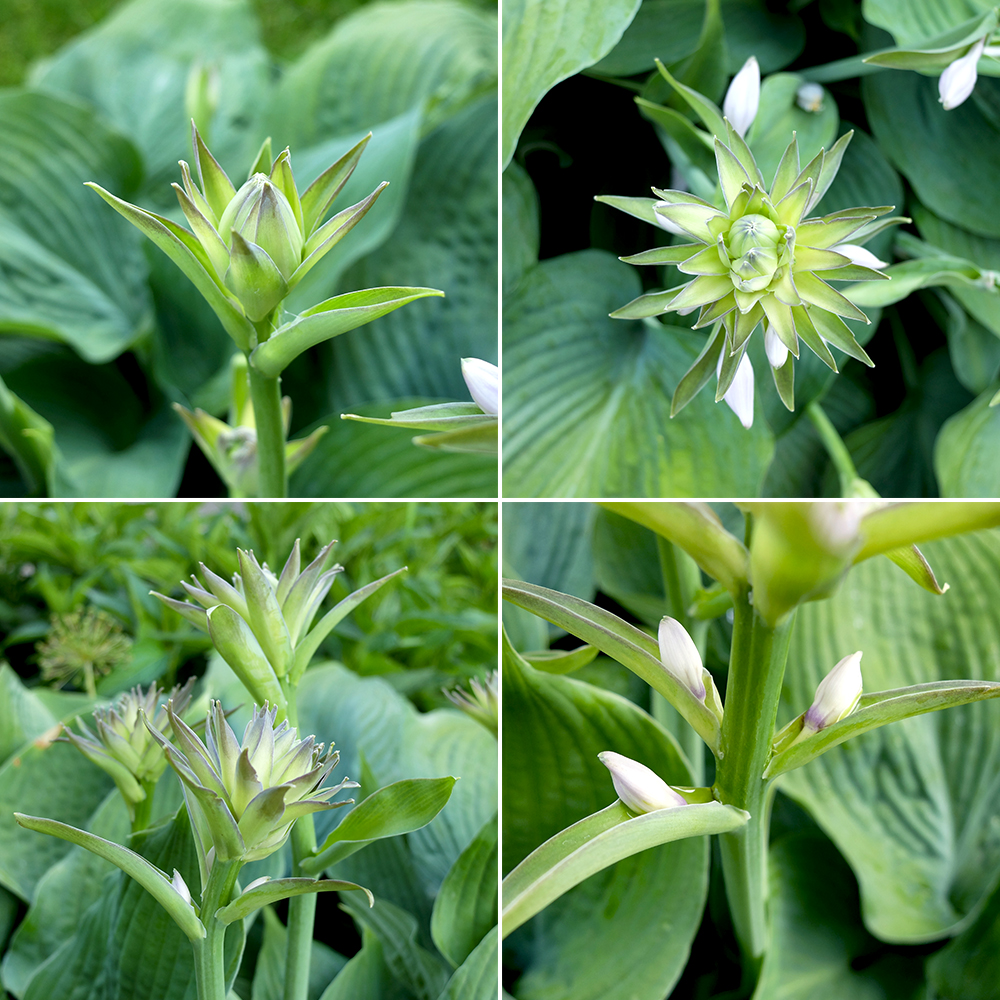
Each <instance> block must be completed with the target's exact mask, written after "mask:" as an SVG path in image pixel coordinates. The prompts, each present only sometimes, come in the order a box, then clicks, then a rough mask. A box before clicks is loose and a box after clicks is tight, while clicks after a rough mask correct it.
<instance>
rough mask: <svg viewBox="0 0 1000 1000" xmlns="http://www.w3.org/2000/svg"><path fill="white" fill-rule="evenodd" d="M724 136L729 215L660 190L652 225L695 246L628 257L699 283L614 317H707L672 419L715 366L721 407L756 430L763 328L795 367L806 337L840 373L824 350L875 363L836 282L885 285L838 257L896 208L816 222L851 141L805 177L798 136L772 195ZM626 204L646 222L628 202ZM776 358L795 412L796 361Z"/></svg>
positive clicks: (741, 149) (738, 145) (721, 165)
mask: <svg viewBox="0 0 1000 1000" xmlns="http://www.w3.org/2000/svg"><path fill="white" fill-rule="evenodd" d="M726 128H727V136H726V137H725V141H723V140H722V139H721V138H720V137H718V136H717V137H716V139H715V157H716V165H717V168H718V173H719V181H720V186H721V190H722V196H723V200H724V206H723V207H721V208H720V207H716V206H715V205H712V204H710V203H709V202H707V201H704V200H703V199H701V198H698V197H696V196H695V195H692V194H689V193H687V192H684V191H677V190H659V189H657V188H654V189H653V192H654V194H656V195H657V196H658V197H659V201H656V202H653V203H652V204H651V205H650V208H651V209H652V214H653V216H654V218H655V219H656V220H657V221H658V222H659V224H660V225H661V226H665V225H666V224H669V225H670V226H673V227H677V228H679V229H681V230H682V231H683V232H684V233H685V234H686V235H687V237H688V238H689V242H688V243H686V244H682V245H677V246H667V247H658V248H656V249H653V250H648V251H646V252H644V253H640V254H637V255H635V256H633V257H624V258H622V259H623V260H625V261H626V262H628V263H631V264H673V265H675V266H676V267H677V269H678V270H679V271H681V272H682V273H683V274H686V275H691V276H692V280H690V281H689V282H688V283H687V284H683V285H680V286H678V287H676V288H671V289H669V290H667V291H664V292H654V293H649V294H646V295H643V296H641V297H640V298H639V299H636V300H635V301H633V302H631V303H629V304H628V305H627V306H624V307H623V308H621V309H619V310H617V311H616V312H614V313H612V316H614V317H616V318H628V319H638V318H642V317H645V316H654V315H661V314H663V313H670V312H675V313H685V312H689V311H691V310H693V309H700V313H699V316H698V320H697V322H696V323H695V324H694V328H695V329H700V328H702V327H708V326H710V327H711V328H712V329H711V334H710V336H709V339H708V342H707V344H706V346H705V348H704V350H703V351H702V353H701V355H700V356H699V357H698V359H697V360H696V361H695V363H694V364H693V365H692V367H691V369H690V371H689V372H688V373H687V375H685V377H684V379H682V383H681V386H679V389H678V392H677V393H675V397H674V404H673V411H672V412H673V413H675V414H676V413H677V412H678V411H679V410H680V409H682V408H683V407H684V406H685V405H686V404H687V403H688V402H689V401H690V399H692V398H693V397H694V395H695V394H696V393H697V392H698V390H699V389H700V388H701V387H702V386H703V385H704V384H705V383H706V382H707V381H708V379H709V377H710V375H711V372H712V369H713V368H715V370H716V371H717V373H718V387H717V390H716V399H717V400H721V399H726V400H727V401H730V400H732V402H731V405H732V404H735V405H734V409H736V410H737V412H738V413H739V414H740V417H741V420H742V421H743V423H744V426H747V427H749V426H750V420H749V414H750V409H751V408H750V406H749V405H748V404H747V398H748V397H750V398H752V396H751V395H750V393H749V391H748V390H749V385H750V377H751V371H750V370H749V369H748V367H746V366H744V365H743V361H744V358H745V356H746V349H747V342H748V341H749V338H750V336H751V335H752V334H753V332H754V331H755V330H756V329H757V327H758V326H760V325H761V324H762V323H765V324H766V326H767V328H768V329H769V330H770V331H771V335H772V339H773V338H777V340H778V341H779V342H780V343H781V344H782V345H783V346H784V347H785V349H786V350H787V352H788V353H789V354H791V355H792V357H793V358H797V357H798V356H799V341H800V340H801V341H804V342H805V344H806V345H807V346H808V347H809V348H810V350H812V351H813V352H814V353H815V354H817V355H818V356H819V357H820V358H821V359H822V360H823V361H824V362H825V363H826V364H827V365H828V366H829V367H830V368H831V369H833V370H834V371H836V370H837V364H836V361H835V360H834V357H833V355H832V354H831V353H830V350H829V348H828V346H827V345H828V344H831V345H833V346H834V347H837V348H839V349H840V350H842V351H844V352H845V353H846V354H848V355H850V356H851V357H854V358H857V359H858V360H860V361H863V362H864V363H865V364H868V365H871V364H872V362H871V359H870V358H869V357H868V355H867V354H866V353H865V352H864V350H863V349H862V348H861V346H860V344H858V342H857V341H856V340H855V338H854V335H853V334H852V333H851V330H850V328H849V327H848V326H847V324H846V323H845V322H844V318H847V319H855V320H861V321H863V322H868V318H867V317H866V316H865V314H864V313H863V312H862V311H861V310H860V309H858V307H857V306H855V305H854V304H853V303H852V302H851V301H850V300H849V299H848V298H846V297H845V296H844V295H843V294H841V292H839V291H837V290H836V289H835V288H834V287H833V286H832V285H830V284H829V282H831V281H859V280H869V279H885V278H886V275H884V274H881V273H880V272H879V271H878V270H877V269H875V268H872V267H869V266H866V265H864V264H859V263H856V262H855V261H853V260H852V258H851V257H850V256H849V255H847V254H845V253H841V252H839V251H838V250H837V249H835V248H836V247H837V246H839V245H842V244H844V242H845V241H846V240H847V238H848V237H850V236H851V235H852V234H858V237H857V238H858V239H859V240H861V241H863V240H866V239H868V238H870V237H871V236H872V235H874V234H875V232H877V231H878V228H879V227H878V226H872V225H871V223H873V222H874V220H875V219H877V218H878V216H880V215H884V214H885V213H886V212H889V211H890V210H891V209H890V207H887V206H881V207H877V208H856V209H844V210H842V211H839V212H833V213H832V214H830V215H826V216H823V217H809V214H808V213H809V210H810V209H811V208H812V207H813V206H814V205H816V204H817V203H818V202H819V200H820V199H821V198H822V197H823V195H824V194H825V193H826V191H827V189H828V188H829V186H830V184H831V183H832V182H833V179H834V177H835V176H836V174H837V170H838V169H839V167H840V162H841V159H842V157H843V154H844V150H845V149H846V148H847V144H848V142H849V141H850V139H851V135H852V134H853V133H847V134H846V135H844V136H842V137H841V138H840V139H839V140H838V141H837V142H836V143H835V144H834V146H833V147H832V148H831V149H830V150H829V152H824V151H822V150H821V151H820V152H819V153H818V154H817V156H816V157H815V158H814V159H813V160H812V161H810V163H808V164H807V165H806V166H805V167H804V168H800V164H799V153H798V144H797V141H796V139H795V138H794V136H793V138H792V141H791V143H789V145H788V148H787V149H786V150H785V153H784V156H783V157H782V159H781V162H780V164H779V166H778V170H777V173H776V175H775V178H774V182H773V184H772V185H771V189H770V192H768V191H767V190H765V187H764V178H763V176H762V174H761V172H760V170H759V168H758V167H757V164H756V162H755V160H754V157H753V154H752V153H751V152H750V149H749V147H748V146H747V145H746V143H745V142H744V141H743V139H742V137H741V136H740V134H739V131H738V130H737V129H736V128H735V127H734V125H733V124H732V123H731V122H727V123H726ZM604 200H607V201H608V202H609V203H610V204H616V202H617V201H618V200H617V199H613V198H606V199H604ZM633 201H634V199H633ZM619 207H621V208H622V209H623V210H624V211H630V212H632V213H633V214H638V212H637V210H636V209H635V207H634V205H633V204H632V203H631V201H630V202H628V203H621V204H620V205H619ZM643 217H646V216H643ZM780 354H781V352H779V351H778V349H777V347H776V345H774V344H772V349H771V350H770V351H769V352H768V358H769V361H771V366H772V371H773V372H774V379H775V383H776V385H777V387H778V391H779V393H780V395H781V397H782V400H783V402H784V403H785V405H786V406H787V407H788V409H793V408H794V395H793V393H794V390H793V384H794V380H793V375H794V371H793V368H792V359H791V358H787V355H786V358H785V360H784V362H783V364H782V365H780V366H777V367H775V366H774V361H776V360H779V355H780ZM738 374H739V376H740V378H741V379H742V380H743V384H742V388H741V389H740V390H737V394H736V395H735V397H733V398H731V397H729V396H728V393H729V390H730V388H731V386H732V385H733V383H734V381H735V380H736V378H737V375H738Z"/></svg>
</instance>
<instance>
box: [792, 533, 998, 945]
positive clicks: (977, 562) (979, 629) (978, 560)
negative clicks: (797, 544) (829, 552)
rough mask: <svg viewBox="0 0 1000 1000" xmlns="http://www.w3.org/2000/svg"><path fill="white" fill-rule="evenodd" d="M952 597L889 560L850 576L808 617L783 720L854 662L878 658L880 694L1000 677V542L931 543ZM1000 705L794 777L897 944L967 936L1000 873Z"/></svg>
mask: <svg viewBox="0 0 1000 1000" xmlns="http://www.w3.org/2000/svg"><path fill="white" fill-rule="evenodd" d="M921 550H922V551H923V553H924V555H925V556H926V557H927V559H928V560H929V561H930V563H931V564H932V565H933V566H934V568H935V571H936V572H937V573H938V574H939V576H940V578H942V579H945V580H947V581H948V582H949V583H950V584H951V589H950V590H949V591H948V592H947V593H946V594H945V595H943V596H941V597H938V596H935V595H932V594H930V593H928V592H926V591H924V590H921V589H919V588H917V587H914V586H913V584H912V582H911V581H910V580H908V579H907V578H906V577H905V576H904V575H903V574H902V573H900V572H899V571H898V569H896V567H894V566H892V565H890V564H889V562H888V561H887V560H884V559H871V560H868V561H867V562H864V563H862V564H860V565H858V566H856V567H854V569H853V570H851V572H850V573H849V575H848V577H847V579H846V580H845V581H844V584H843V585H842V587H841V588H840V590H839V591H838V592H837V593H836V594H835V595H834V596H833V597H832V598H830V599H829V600H826V601H821V602H816V603H813V604H808V605H805V606H803V607H802V608H800V609H799V613H798V616H797V620H796V628H795V633H794V634H793V637H792V644H791V648H790V651H789V658H788V669H787V671H786V675H785V689H784V692H783V699H782V701H783V709H782V714H783V715H784V717H785V718H789V717H791V716H792V715H796V714H798V713H799V712H801V711H803V710H804V709H805V708H807V707H808V705H809V704H810V703H811V702H812V699H813V694H814V692H815V688H816V685H817V683H818V682H819V680H820V679H821V678H822V677H823V676H824V675H825V673H826V672H827V671H828V670H829V669H830V667H831V665H832V664H833V663H835V662H837V660H838V659H840V658H841V657H842V656H844V655H846V654H848V653H851V652H853V651H854V650H857V649H860V650H862V651H863V652H864V658H863V660H862V668H861V669H862V674H863V676H864V683H865V688H866V689H867V690H869V691H879V690H886V689H890V688H895V687H901V686H904V685H907V684H916V683H928V682H932V681H943V680H948V679H951V678H963V677H964V678H972V679H982V680H985V681H997V680H1000V674H998V671H997V665H996V661H995V657H994V655H993V650H994V648H995V646H996V643H997V642H998V641H1000V614H998V610H997V609H998V608H1000V594H997V593H994V591H996V589H997V588H996V581H997V580H998V579H1000V572H998V569H1000V535H998V534H997V533H995V532H989V533H987V532H981V533H979V534H977V535H974V536H960V537H957V538H953V539H946V540H943V541H938V542H930V543H928V544H927V545H926V546H924V545H922V546H921ZM998 725H1000V704H997V703H996V702H979V703H976V704H971V705H965V706H961V707H958V708H952V709H950V710H948V711H946V712H935V713H933V714H930V715H926V716H922V717H921V718H917V719H909V720H907V721H905V722H900V723H897V724H895V725H892V726H886V727H883V728H881V729H878V730H876V731H874V732H871V733H867V734H865V735H863V736H861V737H859V738H858V739H857V740H851V741H849V742H848V743H846V744H844V745H843V746H841V747H838V748H836V749H834V750H832V751H831V752H829V753H827V754H824V755H823V756H822V757H821V758H819V759H817V760H814V761H812V762H811V763H810V764H809V765H808V766H807V767H803V768H800V769H798V770H796V771H791V772H788V773H787V774H785V775H783V776H781V777H780V778H779V779H778V782H779V786H780V787H781V788H782V789H783V790H784V791H786V792H788V793H789V794H791V795H792V796H793V797H795V798H796V799H798V800H799V801H800V802H802V803H803V804H804V805H805V806H806V807H807V808H808V809H809V811H810V812H811V813H812V814H813V816H814V817H815V818H816V820H817V822H818V823H819V824H820V826H821V827H822V828H823V829H824V830H825V831H826V833H827V834H828V835H829V836H830V837H831V838H832V839H833V841H834V843H835V844H836V845H837V846H838V848H839V849H840V850H841V852H842V853H843V854H844V856H845V858H846V859H847V860H848V862H849V863H850V864H851V867H852V868H853V869H854V871H855V874H856V875H857V876H858V881H859V883H860V885H861V896H862V904H863V912H864V917H865V924H866V926H867V927H868V928H869V930H871V931H872V933H875V934H877V935H878V936H879V937H880V938H882V939H883V940H888V941H895V942H919V941H928V940H934V939H937V938H940V937H942V936H944V935H946V934H948V933H954V932H955V931H956V930H957V929H959V928H961V927H962V926H963V923H964V922H965V921H966V920H967V919H968V917H969V915H970V914H972V913H974V912H975V910H976V908H977V907H978V905H979V904H980V903H981V902H982V899H983V895H984V893H985V891H986V890H987V889H988V887H989V886H990V885H992V884H993V882H994V881H995V879H996V878H997V876H998V875H1000V839H998V838H997V835H996V830H995V826H993V825H992V822H991V820H990V819H989V817H992V816H994V815H995V814H996V811H997V808H998V805H1000V801H998V795H1000V791H998V789H997V787H996V783H995V782H994V781H993V776H994V775H995V773H996V769H997V767H998V764H1000V761H998V756H997V755H998V752H1000V751H998V748H997V746H996V741H995V740H994V739H993V734H995V732H996V731H997V726H998Z"/></svg>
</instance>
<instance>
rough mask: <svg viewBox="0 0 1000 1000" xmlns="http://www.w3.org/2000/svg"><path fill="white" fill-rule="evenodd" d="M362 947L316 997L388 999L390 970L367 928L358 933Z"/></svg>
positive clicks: (328, 998)
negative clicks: (360, 936)
mask: <svg viewBox="0 0 1000 1000" xmlns="http://www.w3.org/2000/svg"><path fill="white" fill-rule="evenodd" d="M362 941H363V944H362V947H361V951H359V952H358V953H357V954H356V955H355V956H354V957H353V958H352V959H351V960H350V961H349V962H347V964H346V965H345V966H344V967H343V968H342V969H341V970H340V972H338V973H337V975H336V977H335V978H334V980H333V981H332V982H331V983H330V985H329V986H327V988H326V989H325V990H324V991H323V993H322V994H321V995H320V998H319V1000H357V998H358V997H365V998H366V1000H367V998H371V1000H390V997H391V996H392V992H391V991H392V990H393V989H394V987H393V986H391V985H390V983H393V982H394V981H393V979H392V974H391V973H390V972H389V970H388V969H387V968H386V965H385V959H384V958H383V949H382V945H381V943H380V942H379V939H378V938H377V937H375V935H374V934H372V932H371V931H368V930H366V931H364V932H363V933H362Z"/></svg>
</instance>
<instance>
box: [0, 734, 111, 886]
mask: <svg viewBox="0 0 1000 1000" xmlns="http://www.w3.org/2000/svg"><path fill="white" fill-rule="evenodd" d="M113 788H114V784H113V783H112V781H111V778H110V777H109V776H108V775H106V774H105V773H104V772H103V771H102V770H100V768H96V767H94V765H93V764H91V763H90V762H89V761H88V760H87V759H86V758H85V757H84V756H83V755H82V754H80V753H79V752H78V751H77V750H74V749H73V747H72V746H70V745H69V743H52V742H51V741H49V740H45V739H41V738H40V739H38V740H36V741H35V743H33V744H30V745H29V746H27V747H25V748H24V749H22V750H21V751H20V752H19V753H15V754H14V755H13V756H12V757H10V758H9V759H8V760H7V762H6V763H5V764H4V765H3V767H0V883H2V884H3V885H4V886H5V887H6V888H8V889H10V890H11V892H14V893H16V894H17V895H18V896H20V897H21V899H24V900H30V899H31V898H32V897H33V895H34V892H35V887H36V885H37V884H38V880H39V879H40V878H41V877H42V875H43V874H44V873H45V872H46V871H47V870H48V869H49V868H50V867H51V866H52V865H54V864H55V863H56V862H57V861H58V860H59V859H60V858H61V857H63V855H65V854H66V852H67V851H68V850H69V847H68V846H67V845H66V844H64V843H63V842H62V841H60V840H57V839H55V838H52V837H40V836H39V835H38V834H36V833H33V832H32V831H30V830H25V829H22V828H21V827H19V826H17V824H16V823H15V822H14V810H15V809H17V810H25V809H30V810H32V811H33V812H43V811H44V812H48V813H49V814H50V815H52V816H56V817H58V818H59V819H60V820H64V821H65V822H67V823H71V824H73V825H74V826H85V825H87V824H88V823H89V821H90V818H91V817H92V816H93V814H94V812H95V811H96V810H97V808H98V807H99V806H100V804H101V802H102V801H103V800H104V797H105V796H106V795H107V794H108V792H109V791H110V790H111V789H113Z"/></svg>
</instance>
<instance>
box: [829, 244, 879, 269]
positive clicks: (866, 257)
mask: <svg viewBox="0 0 1000 1000" xmlns="http://www.w3.org/2000/svg"><path fill="white" fill-rule="evenodd" d="M831 249H832V250H833V252H834V253H839V254H843V255H844V256H845V257H847V258H848V260H850V261H851V263H852V264H860V265H861V266H862V267H870V268H872V270H874V271H881V270H882V268H884V267H888V266H889V263H888V261H884V260H879V259H878V257H876V256H875V254H873V253H872V252H871V250H866V249H865V248H864V247H859V246H857V245H856V244H854V243H838V244H837V245H836V246H835V247H831Z"/></svg>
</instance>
